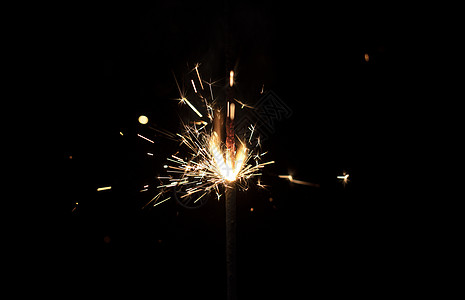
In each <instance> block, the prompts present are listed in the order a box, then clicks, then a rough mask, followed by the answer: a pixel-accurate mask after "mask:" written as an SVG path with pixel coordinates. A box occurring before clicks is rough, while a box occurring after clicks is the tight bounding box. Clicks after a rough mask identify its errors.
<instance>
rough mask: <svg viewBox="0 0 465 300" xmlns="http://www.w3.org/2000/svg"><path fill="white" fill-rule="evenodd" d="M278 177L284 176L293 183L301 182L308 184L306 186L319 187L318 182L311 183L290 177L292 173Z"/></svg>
mask: <svg viewBox="0 0 465 300" xmlns="http://www.w3.org/2000/svg"><path fill="white" fill-rule="evenodd" d="M278 177H279V178H284V179H288V180H289V182H292V183H295V184H301V185H308V186H313V187H320V185H319V184H318V183H312V182H308V181H303V180H297V179H294V177H292V175H278Z"/></svg>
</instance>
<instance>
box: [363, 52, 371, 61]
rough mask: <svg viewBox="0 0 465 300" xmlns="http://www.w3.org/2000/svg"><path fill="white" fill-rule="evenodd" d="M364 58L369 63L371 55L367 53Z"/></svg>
mask: <svg viewBox="0 0 465 300" xmlns="http://www.w3.org/2000/svg"><path fill="white" fill-rule="evenodd" d="M364 58H365V61H366V62H368V61H369V60H370V55H368V53H365V55H364Z"/></svg>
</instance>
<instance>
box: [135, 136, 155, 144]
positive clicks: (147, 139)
mask: <svg viewBox="0 0 465 300" xmlns="http://www.w3.org/2000/svg"><path fill="white" fill-rule="evenodd" d="M137 136H138V137H140V138H143V139H144V140H146V141H149V142H151V143H152V144H154V143H155V142H154V141H152V140H151V139H149V138H146V137H145V136H143V135H140V134H137Z"/></svg>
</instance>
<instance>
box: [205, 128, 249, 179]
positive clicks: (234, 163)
mask: <svg viewBox="0 0 465 300" xmlns="http://www.w3.org/2000/svg"><path fill="white" fill-rule="evenodd" d="M210 153H211V155H212V158H213V161H212V163H213V165H214V166H215V171H216V172H217V173H218V175H220V177H222V178H223V179H225V180H226V181H235V180H236V178H237V175H238V174H239V172H240V171H241V169H242V167H243V166H244V163H245V161H246V159H247V155H246V153H247V148H246V147H243V146H241V147H240V148H239V150H238V151H237V152H236V157H235V158H234V156H233V155H228V154H229V153H223V151H221V146H220V141H219V138H218V135H217V134H216V133H214V134H213V135H212V136H211V139H210ZM225 158H226V159H225Z"/></svg>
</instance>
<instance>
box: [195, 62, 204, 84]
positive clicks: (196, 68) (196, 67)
mask: <svg viewBox="0 0 465 300" xmlns="http://www.w3.org/2000/svg"><path fill="white" fill-rule="evenodd" d="M199 66H200V64H199V63H197V64H196V65H195V72H196V73H197V77H198V78H199V82H200V87H201V88H202V90H203V84H202V79H200V74H199Z"/></svg>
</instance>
